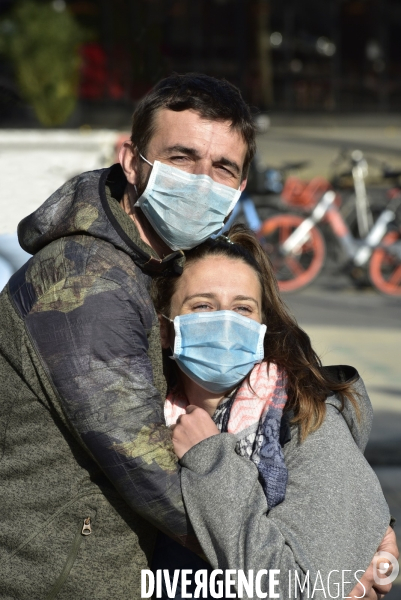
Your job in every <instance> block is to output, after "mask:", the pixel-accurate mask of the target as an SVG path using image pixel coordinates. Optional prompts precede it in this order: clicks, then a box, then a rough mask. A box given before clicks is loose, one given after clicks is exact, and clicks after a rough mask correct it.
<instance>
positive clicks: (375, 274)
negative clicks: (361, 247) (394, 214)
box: [369, 231, 401, 296]
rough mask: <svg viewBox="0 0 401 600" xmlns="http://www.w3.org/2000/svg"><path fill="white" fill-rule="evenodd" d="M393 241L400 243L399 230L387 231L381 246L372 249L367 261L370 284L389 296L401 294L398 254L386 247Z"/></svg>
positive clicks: (400, 234) (400, 264) (400, 233)
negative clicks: (368, 261)
mask: <svg viewBox="0 0 401 600" xmlns="http://www.w3.org/2000/svg"><path fill="white" fill-rule="evenodd" d="M395 243H398V244H400V245H401V231H389V232H388V233H387V234H386V235H385V236H384V238H383V240H382V246H381V247H380V248H376V250H374V251H373V253H372V257H371V259H370V263H369V276H370V280H371V282H372V285H374V287H375V288H376V289H377V290H379V292H382V293H383V294H387V295H389V296H401V259H400V254H398V255H397V254H396V253H395V252H391V251H390V249H389V248H386V246H387V247H388V246H391V244H395Z"/></svg>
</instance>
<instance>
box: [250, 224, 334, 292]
mask: <svg viewBox="0 0 401 600" xmlns="http://www.w3.org/2000/svg"><path fill="white" fill-rule="evenodd" d="M303 220H304V219H303V218H302V217H300V216H298V215H287V214H284V215H283V214H281V215H276V216H275V217H271V218H270V219H266V220H265V221H264V222H263V224H262V227H261V228H260V230H259V232H258V238H259V241H260V243H261V244H262V247H263V249H264V250H265V252H266V254H267V255H268V257H269V258H270V260H271V263H272V265H273V270H274V273H275V275H276V277H277V281H278V287H279V290H280V291H281V292H295V291H297V290H300V289H302V288H304V287H306V286H307V285H309V284H310V283H312V281H314V279H316V277H317V276H318V275H319V273H320V271H321V270H322V268H323V264H324V261H325V257H326V245H325V241H324V238H323V236H322V234H321V233H320V231H319V230H318V229H317V228H316V227H312V229H311V230H310V231H309V233H308V237H307V239H306V240H305V242H304V243H303V244H302V246H301V247H300V248H298V249H297V251H296V252H294V253H292V254H289V255H284V254H282V253H281V252H280V245H281V244H283V243H284V241H285V240H286V239H287V238H288V237H289V236H290V235H291V233H292V232H293V231H294V230H295V229H296V228H297V227H298V226H299V225H300V224H301V223H302V221H303Z"/></svg>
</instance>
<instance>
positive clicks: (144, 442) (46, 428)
mask: <svg viewBox="0 0 401 600" xmlns="http://www.w3.org/2000/svg"><path fill="white" fill-rule="evenodd" d="M254 150H255V141H254V131H253V126H252V119H251V115H250V112H249V109H248V108H247V106H246V105H245V104H244V102H243V101H242V99H241V97H240V94H239V92H238V91H237V90H236V89H235V88H233V87H232V86H231V85H229V84H228V83H224V82H218V81H217V80H214V79H212V78H209V77H205V76H196V75H188V76H172V77H170V78H168V79H166V80H164V81H162V82H160V84H158V86H156V88H155V89H154V90H153V91H152V92H151V93H150V94H149V95H148V96H147V97H146V98H145V99H144V100H143V101H142V103H140V105H139V106H138V109H137V111H136V112H135V115H134V121H133V133H132V139H131V143H126V144H125V145H124V147H123V149H122V151H121V155H120V161H121V166H120V165H114V166H113V167H111V168H110V169H104V170H101V171H94V172H90V173H84V174H82V175H79V176H78V177H76V178H74V179H73V180H71V181H69V182H67V183H66V184H65V185H64V186H62V187H61V188H60V189H59V190H57V191H56V192H55V193H54V194H53V195H52V196H51V197H50V198H49V199H48V200H47V201H46V202H45V203H44V205H42V207H40V208H39V209H38V210H37V211H36V212H35V213H33V214H32V215H30V216H29V217H27V218H26V219H24V221H22V223H21V224H20V227H19V238H20V242H21V245H22V246H23V247H24V249H25V250H27V251H29V252H30V253H32V254H33V255H34V256H33V258H32V259H31V260H30V261H28V263H27V264H26V265H25V266H24V267H23V268H22V269H20V271H18V272H17V273H16V274H15V275H14V276H13V277H12V278H11V280H10V282H9V284H8V286H7V287H6V289H5V291H4V292H3V293H2V295H1V297H0V361H1V362H0V376H1V381H2V389H1V391H0V394H1V400H0V410H1V415H2V416H1V423H2V429H1V434H0V442H1V448H2V460H1V461H0V478H1V480H2V486H1V490H0V506H1V512H0V532H1V533H0V536H1V537H0V564H1V565H2V567H1V573H0V596H1V597H2V598H5V599H6V598H7V599H9V598H10V599H11V598H18V599H25V598H46V599H50V598H55V597H57V598H58V599H63V598H64V599H67V598H68V599H70V598H76V599H77V600H78V599H87V598H88V599H89V598H96V599H97V600H101V599H103V598H104V599H106V598H107V599H109V598H118V599H119V600H123V599H125V598H127V599H128V598H138V597H139V596H140V592H139V590H140V571H141V569H143V568H146V567H147V566H148V563H149V560H150V557H151V555H152V549H153V545H154V540H155V535H156V528H154V527H152V526H150V524H149V523H152V524H153V525H155V526H156V527H157V528H159V529H161V530H164V531H166V532H168V533H169V534H171V535H174V536H175V537H176V538H177V539H178V540H179V541H181V543H188V544H191V543H194V539H193V534H192V529H191V526H190V524H189V521H188V518H187V516H186V513H185V510H184V506H183V501H182V496H181V488H180V480H179V476H178V471H177V462H176V457H175V454H174V453H173V450H172V445H171V435H170V432H169V431H168V430H167V428H166V427H164V426H163V411H162V399H163V398H164V397H165V382H164V378H163V374H162V366H161V350H160V340H159V330H158V321H157V318H156V314H155V311H154V309H153V306H152V303H151V300H150V296H149V287H150V283H151V277H152V275H153V274H155V273H160V272H169V271H170V270H172V271H175V272H177V271H178V272H180V270H181V269H182V264H183V260H184V257H183V252H182V249H183V248H184V249H185V248H188V247H191V246H195V245H197V244H198V243H200V242H201V241H203V239H205V238H207V237H208V236H209V235H210V234H211V233H214V232H215V231H217V230H218V229H219V227H220V226H221V223H222V221H223V220H224V218H225V216H226V215H227V214H228V212H229V211H230V210H231V208H232V206H233V204H234V203H235V200H236V199H237V198H238V195H239V193H240V192H241V190H243V189H244V187H245V184H246V173H247V169H248V166H249V163H250V161H251V159H252V156H253V154H254ZM170 167H173V169H171V168H170ZM176 169H178V171H177V170H176ZM197 175H207V176H208V178H205V177H200V178H199V177H196V176H197ZM188 190H190V193H188ZM183 200H184V202H183ZM194 200H195V202H194ZM190 201H192V204H190ZM137 202H138V204H137ZM187 204H188V206H190V209H189V210H188V207H187ZM176 206H180V211H178V213H177V211H176V212H174V211H173V208H174V207H176ZM216 213H218V216H217V218H216V217H215V214H216ZM172 215H173V216H172ZM213 219H215V221H214V220H213ZM210 223H212V227H211V229H212V230H210V227H209V224H210ZM188 230H189V235H188Z"/></svg>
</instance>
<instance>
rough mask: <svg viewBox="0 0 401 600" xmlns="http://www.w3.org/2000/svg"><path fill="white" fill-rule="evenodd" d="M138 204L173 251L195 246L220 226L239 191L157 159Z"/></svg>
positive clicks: (235, 200)
mask: <svg viewBox="0 0 401 600" xmlns="http://www.w3.org/2000/svg"><path fill="white" fill-rule="evenodd" d="M140 156H141V158H142V159H143V160H145V161H146V162H147V163H148V164H149V165H151V166H152V167H153V169H152V172H151V174H150V177H149V181H148V184H147V186H146V188H145V190H144V192H143V194H142V195H141V196H140V197H139V198H138V200H137V202H136V203H135V206H139V207H140V208H141V210H142V211H143V213H144V214H145V216H146V218H147V219H148V221H149V223H150V224H151V225H152V227H153V229H154V230H155V231H156V233H157V234H158V235H159V236H160V237H161V238H162V240H164V241H165V242H166V244H167V246H168V247H169V248H171V249H172V250H188V249H189V248H194V247H195V246H198V244H200V243H201V242H204V241H205V240H206V239H207V238H209V237H210V236H211V235H213V234H214V233H217V232H219V231H220V230H221V228H222V227H223V222H224V219H225V218H226V216H227V215H228V214H229V213H230V212H231V211H232V209H233V208H234V206H235V204H236V203H237V201H238V199H239V197H240V195H241V191H240V190H239V189H238V190H234V189H233V188H231V187H229V186H227V185H223V184H222V183H216V182H215V181H213V179H211V178H210V177H209V176H208V175H193V174H192V173H187V172H186V171H181V170H180V169H176V168H175V167H171V166H170V165H165V164H163V163H161V162H159V161H158V160H156V161H155V162H154V164H153V165H152V163H150V162H149V161H148V160H146V158H144V157H143V156H142V155H141V154H140Z"/></svg>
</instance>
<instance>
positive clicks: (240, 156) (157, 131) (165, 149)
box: [133, 109, 247, 193]
mask: <svg viewBox="0 0 401 600" xmlns="http://www.w3.org/2000/svg"><path fill="white" fill-rule="evenodd" d="M138 150H139V151H140V152H141V153H143V150H142V148H139V149H138ZM246 151H247V145H246V142H245V141H244V139H243V138H242V136H241V134H240V133H239V132H237V131H235V130H233V129H231V128H230V123H229V122H225V121H224V122H221V121H211V120H208V119H204V118H202V117H201V116H200V115H199V114H198V113H196V112H195V111H193V110H184V111H182V112H175V111H172V110H168V109H161V110H159V111H158V112H157V113H156V115H155V120H154V134H153V136H152V138H151V140H150V142H149V144H148V147H147V150H146V153H145V154H144V156H145V158H146V159H147V160H148V161H149V162H151V163H153V162H154V161H155V160H158V161H160V162H162V163H164V164H167V165H171V166H173V167H176V168H178V169H182V170H183V171H187V172H188V173H194V174H204V175H208V176H209V177H211V178H212V179H213V180H214V181H217V182H218V183H222V184H224V185H227V186H229V187H232V188H234V189H238V188H239V187H240V188H241V190H243V189H244V188H245V185H246V180H242V169H243V164H244V160H245V156H246ZM135 162H136V169H135V171H136V173H135V174H136V181H133V183H135V184H136V185H137V186H138V192H139V193H142V191H143V190H144V188H145V187H146V182H147V180H148V177H149V174H150V170H151V167H150V166H149V165H148V164H147V163H146V162H144V161H143V160H142V159H140V158H139V156H136V157H135V158H134V163H135Z"/></svg>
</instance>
